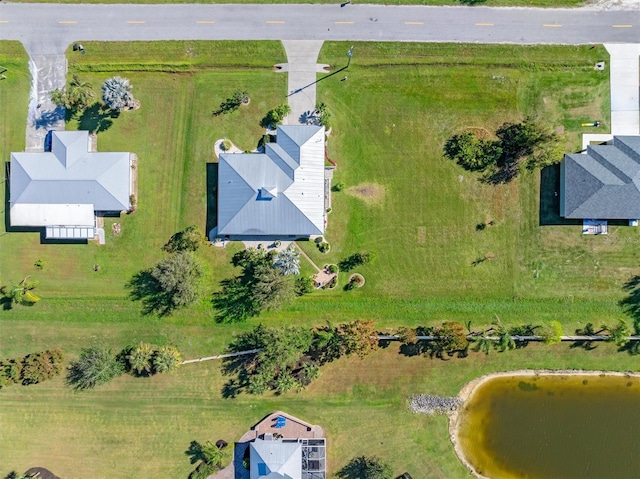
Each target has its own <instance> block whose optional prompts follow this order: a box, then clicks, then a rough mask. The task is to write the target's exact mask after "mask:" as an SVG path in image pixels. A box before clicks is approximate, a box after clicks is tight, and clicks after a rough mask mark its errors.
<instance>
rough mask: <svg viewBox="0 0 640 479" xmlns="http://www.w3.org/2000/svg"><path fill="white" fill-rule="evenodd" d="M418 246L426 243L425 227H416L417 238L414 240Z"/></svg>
mask: <svg viewBox="0 0 640 479" xmlns="http://www.w3.org/2000/svg"><path fill="white" fill-rule="evenodd" d="M416 240H417V241H418V244H424V243H425V241H427V228H426V227H425V226H418V237H417V238H416Z"/></svg>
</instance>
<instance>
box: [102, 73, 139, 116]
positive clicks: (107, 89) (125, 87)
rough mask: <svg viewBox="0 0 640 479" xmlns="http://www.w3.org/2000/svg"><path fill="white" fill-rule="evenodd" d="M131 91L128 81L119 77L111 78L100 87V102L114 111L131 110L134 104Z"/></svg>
mask: <svg viewBox="0 0 640 479" xmlns="http://www.w3.org/2000/svg"><path fill="white" fill-rule="evenodd" d="M132 89H133V87H132V86H131V84H130V83H129V80H128V79H126V78H122V77H119V76H114V77H111V78H109V79H107V80H106V81H105V82H104V84H103V85H102V101H103V102H104V104H105V105H107V107H108V108H110V109H111V110H115V111H122V110H124V109H125V108H131V107H132V106H133V104H134V99H133V94H132V93H131V90H132Z"/></svg>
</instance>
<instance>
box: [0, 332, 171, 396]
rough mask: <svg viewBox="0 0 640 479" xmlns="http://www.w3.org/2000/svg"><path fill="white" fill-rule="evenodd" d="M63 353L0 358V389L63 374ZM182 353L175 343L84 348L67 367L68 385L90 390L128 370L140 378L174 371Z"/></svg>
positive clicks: (58, 351) (51, 350) (42, 352)
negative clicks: (118, 347) (119, 348)
mask: <svg viewBox="0 0 640 479" xmlns="http://www.w3.org/2000/svg"><path fill="white" fill-rule="evenodd" d="M63 363H64V353H63V352H62V351H61V350H60V349H47V350H46V351H41V352H37V353H29V354H27V355H26V356H23V357H21V358H12V359H2V360H0V388H2V387H5V386H9V385H12V384H21V385H23V386H28V385H30V384H38V383H41V382H43V381H47V380H49V379H53V378H54V377H56V376H58V375H60V373H62V371H63V370H64V364H63ZM181 363H182V355H181V354H180V352H179V351H178V350H177V349H176V348H175V347H173V346H156V345H154V344H148V343H140V344H138V345H137V346H130V347H127V348H125V349H123V350H122V351H120V352H119V353H117V354H113V353H112V351H111V350H110V349H109V348H107V347H104V346H92V347H90V348H87V349H83V350H82V352H81V353H80V358H78V359H77V360H75V361H72V362H71V364H70V365H69V367H68V369H67V377H66V380H67V384H69V385H70V386H72V387H73V388H74V389H91V388H94V387H96V386H98V385H101V384H105V383H107V382H109V381H110V380H112V379H114V378H115V377H117V376H120V375H122V374H124V373H129V374H132V375H134V376H138V377H145V376H152V375H154V374H158V373H168V372H172V371H175V370H176V369H177V368H178V366H179V365H180V364H181Z"/></svg>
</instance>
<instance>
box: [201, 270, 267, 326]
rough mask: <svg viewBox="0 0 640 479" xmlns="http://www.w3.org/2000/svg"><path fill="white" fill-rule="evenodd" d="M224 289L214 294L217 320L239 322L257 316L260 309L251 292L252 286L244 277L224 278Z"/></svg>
mask: <svg viewBox="0 0 640 479" xmlns="http://www.w3.org/2000/svg"><path fill="white" fill-rule="evenodd" d="M220 284H221V285H222V289H220V291H217V292H215V293H214V294H213V299H212V300H211V303H212V304H213V307H214V308H215V309H216V322H218V323H237V322H240V321H244V320H246V319H247V318H251V317H253V316H257V315H258V313H259V311H258V310H257V308H256V305H255V302H254V301H253V297H252V294H251V286H250V284H248V282H247V281H245V280H244V279H243V278H242V277H235V278H230V279H225V280H222V281H221V283H220Z"/></svg>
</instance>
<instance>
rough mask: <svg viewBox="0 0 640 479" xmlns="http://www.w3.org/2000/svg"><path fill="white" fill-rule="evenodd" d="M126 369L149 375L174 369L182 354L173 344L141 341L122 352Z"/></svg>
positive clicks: (135, 373)
mask: <svg viewBox="0 0 640 479" xmlns="http://www.w3.org/2000/svg"><path fill="white" fill-rule="evenodd" d="M123 353H124V357H125V359H126V360H127V369H128V370H129V371H130V372H131V373H132V374H134V375H135V376H151V375H153V374H158V373H169V372H173V371H175V370H176V369H177V368H178V366H179V365H180V363H181V362H182V355H181V354H180V351H178V349H177V348H175V347H173V346H156V345H155V344H149V343H143V342H141V343H140V344H138V345H137V346H133V347H130V348H127V350H125V351H124V352H123Z"/></svg>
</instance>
